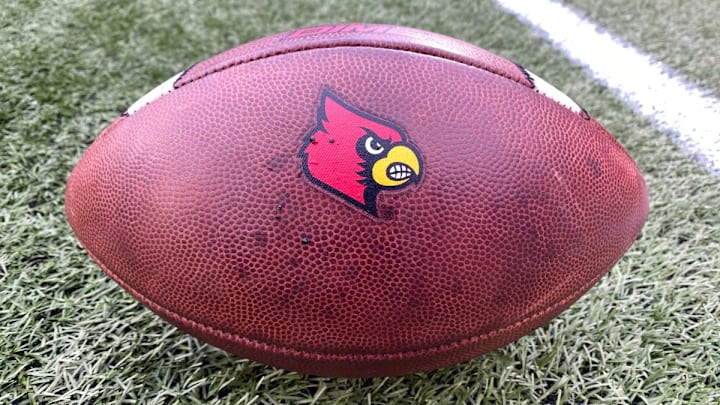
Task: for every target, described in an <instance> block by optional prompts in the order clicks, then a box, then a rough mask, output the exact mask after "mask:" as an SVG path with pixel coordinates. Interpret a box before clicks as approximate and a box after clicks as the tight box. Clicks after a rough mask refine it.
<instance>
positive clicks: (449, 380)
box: [0, 0, 720, 404]
mask: <svg viewBox="0 0 720 405" xmlns="http://www.w3.org/2000/svg"><path fill="white" fill-rule="evenodd" d="M288 3H290V2H288ZM567 3H571V4H573V6H574V7H577V8H578V9H579V10H581V11H583V12H585V13H587V15H588V16H589V17H591V18H597V21H598V22H599V23H600V24H602V25H603V26H605V27H606V28H607V29H609V30H610V31H611V32H616V33H617V34H618V35H620V36H622V37H623V38H625V39H626V40H627V41H630V42H632V43H634V44H635V45H636V46H639V47H641V48H643V47H646V48H644V49H645V50H646V51H648V52H651V53H652V54H653V55H655V56H656V57H657V58H659V59H660V60H662V61H664V62H665V63H667V64H668V65H670V66H672V67H673V68H674V69H677V70H678V71H679V72H681V73H683V74H686V75H688V76H689V77H690V79H691V80H693V81H694V82H696V83H699V84H700V85H703V86H705V87H706V88H708V90H710V91H711V92H714V93H715V94H718V89H720V77H718V69H717V68H716V65H717V63H716V62H717V55H718V52H713V53H708V52H706V51H705V49H706V48H705V44H706V43H707V42H708V41H707V38H717V37H718V36H720V26H718V25H717V24H713V23H708V24H706V23H703V24H699V25H698V26H699V27H701V28H698V26H696V25H694V22H695V21H706V19H707V18H710V17H708V14H709V13H715V17H717V15H716V14H717V11H714V8H713V7H712V5H711V2H710V1H709V0H704V1H703V0H694V1H693V2H692V3H693V4H695V5H696V6H697V7H695V8H690V7H685V8H683V9H682V10H683V12H682V13H678V14H679V15H680V17H679V18H678V19H677V20H676V21H671V23H668V28H663V26H661V25H660V24H657V23H655V22H656V21H657V19H658V18H659V17H658V16H668V15H670V16H672V15H674V14H673V13H670V12H669V11H668V10H667V7H671V6H674V5H675V6H677V4H678V3H679V2H677V1H675V2H673V1H663V2H657V3H653V2H648V1H641V0H629V1H624V2H619V1H613V2H612V4H613V6H614V7H615V9H614V10H615V11H613V12H606V9H603V8H602V7H599V6H597V4H600V2H599V1H595V2H593V1H590V0H586V1H568V2H567ZM604 3H607V2H604ZM593 4H595V5H593ZM683 4H685V3H683ZM703 5H704V6H703ZM624 6H625V7H627V12H624V11H623V8H622V7H624ZM604 10H605V11H604ZM623 15H624V16H627V15H633V16H635V17H633V18H632V19H631V21H630V22H631V23H632V27H629V25H628V20H627V19H622V18H620V17H618V16H623ZM613 16H615V17H613ZM341 21H368V22H385V23H392V24H400V25H410V26H414V27H418V28H423V29H428V30H431V31H436V32H440V33H443V34H446V35H451V36H455V37H458V38H461V39H464V40H467V41H469V42H471V43H475V44H477V45H480V46H482V47H484V48H486V49H489V50H491V51H494V52H496V53H499V54H501V55H504V56H506V57H508V58H509V59H512V60H514V61H517V62H518V63H521V64H522V65H524V66H526V67H528V68H529V69H531V70H533V71H534V72H535V73H537V74H539V75H540V76H543V77H544V78H545V79H547V80H548V81H549V82H551V83H553V84H555V85H556V86H557V87H558V88H560V89H562V90H564V91H565V92H566V93H568V94H569V95H570V96H571V97H573V98H574V99H576V100H578V101H580V102H581V104H582V105H583V106H584V107H586V108H587V109H588V110H589V111H590V112H591V114H593V115H594V116H595V117H596V118H597V119H598V120H599V121H600V122H601V123H603V124H604V125H605V126H606V127H607V128H608V129H609V130H610V131H611V132H612V133H613V134H614V135H615V136H616V137H617V138H618V139H619V140H620V142H621V143H623V145H625V147H626V148H627V149H628V151H629V152H630V153H631V154H632V155H633V156H634V157H635V159H636V160H637V162H638V164H639V165H640V167H641V169H642V170H643V172H644V174H645V178H646V181H647V184H648V187H649V192H650V197H651V213H650V217H649V219H648V222H647V224H646V226H645V228H644V231H643V233H642V235H641V237H640V238H639V240H638V241H637V242H636V243H635V244H634V245H633V247H632V248H631V250H630V251H629V252H628V253H627V255H626V256H625V257H624V258H623V259H622V260H621V261H620V262H619V263H618V264H617V266H616V267H615V268H613V270H612V271H611V272H610V273H609V275H607V276H606V277H604V278H603V279H602V280H601V281H600V282H599V283H598V285H596V286H595V287H594V288H592V289H591V290H590V291H589V292H588V294H586V295H585V296H584V297H583V298H581V299H580V300H579V301H578V302H577V303H576V304H574V305H573V306H572V307H571V308H570V309H569V310H568V311H566V312H565V313H563V314H562V315H561V316H560V317H559V318H557V319H555V320H553V321H552V322H551V323H550V324H549V325H548V326H546V327H544V328H541V329H539V330H537V331H536V332H534V333H532V334H530V335H529V336H526V337H523V338H521V339H520V340H518V341H516V342H515V343H513V344H510V345H509V346H506V347H505V348H502V349H500V350H497V351H495V352H493V353H490V354H487V355H485V356H482V357H480V358H478V359H475V360H473V361H469V362H466V363H463V364H460V365H457V366H454V367H449V368H446V369H442V370H437V371H434V372H430V373H424V374H418V375H412V376H406V377H401V378H386V379H369V380H352V379H331V378H318V377H308V376H304V375H300V374H297V373H291V372H286V371H283V370H278V369H273V368H269V367H266V366H263V365H261V364H258V363H254V362H251V361H249V360H245V359H241V358H237V357H233V356H230V355H228V354H226V353H224V352H222V351H220V350H218V349H215V348H213V347H211V346H208V345H206V344H203V343H201V342H199V341H198V340H196V339H194V338H191V337H189V336H187V335H185V334H183V333H181V332H179V331H177V330H176V329H175V328H174V327H172V326H170V325H168V324H167V323H165V322H163V321H162V320H160V319H159V318H158V317H157V316H156V315H154V314H153V313H152V312H150V311H149V310H148V309H146V308H144V307H143V306H142V305H140V304H138V303H137V302H136V301H135V300H134V299H133V298H131V297H130V295H129V294H127V293H126V292H125V291H124V290H122V288H120V287H119V286H118V285H116V284H115V283H114V282H112V281H111V280H110V279H109V278H108V277H106V276H105V275H104V274H103V273H102V271H101V270H100V269H99V268H98V267H97V266H96V265H95V264H94V263H93V262H92V261H91V259H90V258H89V257H88V255H87V254H86V253H85V252H84V251H83V250H82V249H81V248H80V246H79V245H78V243H77V241H76V239H75V237H74V235H73V234H72V231H71V229H70V228H69V226H68V225H67V223H66V221H65V216H64V212H63V203H64V202H63V193H64V185H65V181H66V179H67V176H68V174H69V172H70V170H71V169H72V167H73V165H74V164H75V163H76V162H77V160H78V159H79V157H80V155H81V154H82V152H83V150H84V149H85V148H86V147H87V146H88V145H89V144H90V143H91V142H92V140H93V139H94V137H95V136H96V135H97V134H98V133H99V132H100V131H101V130H102V128H103V127H104V126H105V125H107V124H108V123H109V122H110V121H111V120H112V119H113V118H114V117H116V116H117V115H118V114H120V113H121V112H122V111H123V110H124V109H125V108H127V106H128V105H130V104H131V103H132V102H134V101H135V100H136V99H137V98H138V97H140V96H142V95H143V94H144V93H145V92H146V91H148V90H149V89H151V88H153V87H154V86H155V85H156V84H158V83H160V82H162V81H163V80H165V79H166V78H168V77H170V76H171V75H173V74H174V73H176V72H178V71H180V70H182V69H183V68H185V67H187V66H188V65H190V64H191V63H193V62H196V61H198V60H202V59H205V58H207V57H209V56H211V55H214V54H216V53H218V52H220V51H222V50H224V49H227V48H230V47H232V46H235V45H237V44H240V43H243V42H246V41H248V40H251V39H253V38H257V37H261V36H264V35H267V34H271V33H274V32H279V31H283V30H287V29H291V28H293V27H299V26H305V25H315V24H320V23H327V22H341ZM712 21H717V18H714V19H713V20H712ZM673 27H674V28H673ZM677 27H680V28H677ZM676 28H677V29H676ZM698 30H700V31H698ZM683 32H685V33H686V34H683ZM693 35H695V37H693ZM661 36H662V41H654V40H653V39H657V38H658V37H661ZM688 38H699V40H689V39H688ZM660 42H662V46H660V45H661V44H660ZM709 42H710V44H709V46H710V47H711V49H714V50H717V49H718V43H717V40H714V41H709ZM688 55H694V56H697V57H688ZM718 136H720V131H719V135H718ZM719 201H720V181H719V179H718V177H717V176H713V175H711V174H709V173H708V171H707V170H706V169H704V168H703V167H702V166H700V165H699V164H698V163H696V162H695V161H694V160H693V159H692V157H691V156H689V155H688V154H686V153H685V152H683V151H682V150H681V149H680V148H679V147H678V146H676V145H674V144H673V142H672V140H671V138H670V137H668V136H667V134H663V133H661V132H659V131H657V130H656V129H654V128H653V126H652V125H651V124H650V122H649V121H648V120H647V119H644V118H641V117H639V116H637V115H636V114H635V113H633V111H632V110H631V109H630V108H629V107H627V106H626V105H625V104H624V103H623V102H622V101H621V100H619V99H617V98H616V97H615V96H614V95H613V94H612V92H611V91H609V90H608V89H606V88H604V87H603V86H602V85H600V84H599V83H597V82H594V81H592V80H591V79H590V78H589V77H588V76H587V75H586V74H585V72H584V71H583V70H582V69H581V68H580V67H578V66H575V65H573V64H572V63H571V62H570V61H569V60H567V59H566V58H565V57H564V56H562V54H560V53H559V52H558V51H557V50H555V49H553V48H552V47H551V46H550V45H549V44H547V43H545V42H544V41H543V40H541V39H540V38H538V37H536V36H535V35H534V34H533V33H532V31H530V30H529V29H528V28H527V27H525V26H524V25H522V24H521V23H520V22H518V21H517V20H516V19H514V18H513V17H512V16H510V15H507V14H505V13H503V12H502V11H501V10H500V9H499V8H497V7H496V6H495V5H494V4H493V3H491V2H489V1H471V0H468V1H462V2H461V1H457V2H450V1H438V2H431V1H415V2H411V3H410V4H405V3H404V2H401V1H397V0H390V1H384V2H381V3H380V4H379V5H376V4H372V3H370V2H345V1H340V0H333V1H329V2H323V1H315V2H292V3H291V4H285V3H284V2H281V1H273V2H268V1H262V2H239V1H237V2H232V1H228V0H221V1H216V2H212V3H210V2H208V3H207V4H202V3H201V2H196V1H190V0H182V1H150V0H147V1H128V0H123V1H117V2H112V3H110V2H106V1H99V0H68V1H62V2H53V1H44V2H42V1H32V0H25V1H17V2H7V4H4V5H3V6H2V7H0V404H6V403H8V404H25V403H136V402H140V403H159V404H164V403H199V404H200V403H232V404H244V403H298V404H313V403H317V404H323V403H347V404H356V403H398V404H414V403H430V404H445V403H448V404H452V403H487V404H493V403H511V402H513V403H529V404H534V403H558V404H560V403H587V402H590V403H608V404H618V403H629V404H637V403H653V404H655V403H657V404H660V403H663V404H665V403H697V404H709V403H718V402H720V301H719V299H720V298H719V297H720V294H719V290H718V286H720V209H718V205H719V204H718V202H719Z"/></svg>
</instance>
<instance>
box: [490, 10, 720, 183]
mask: <svg viewBox="0 0 720 405" xmlns="http://www.w3.org/2000/svg"><path fill="white" fill-rule="evenodd" d="M495 2H496V3H497V4H498V5H499V6H500V7H501V8H503V9H504V10H506V11H507V12H509V13H510V14H513V15H515V16H516V17H517V18H518V19H519V20H520V21H522V22H523V23H524V24H526V25H529V26H531V27H533V28H534V29H535V30H536V31H537V32H539V33H540V34H541V35H542V36H543V37H545V38H546V39H547V40H549V41H550V42H551V43H552V44H553V45H554V46H555V47H557V48H559V49H560V50H561V51H562V52H563V53H564V54H565V55H566V56H567V57H568V58H570V59H572V60H573V61H575V62H576V63H578V64H580V65H581V66H583V67H585V68H586V70H587V71H589V73H590V74H591V76H592V77H593V78H594V79H596V80H598V81H599V82H601V83H603V84H604V85H606V86H607V87H609V88H610V89H612V90H614V91H615V92H616V93H617V94H618V95H619V96H620V97H621V98H622V99H623V100H624V101H625V102H626V103H627V104H628V105H630V107H632V108H633V109H634V110H635V111H636V112H637V113H639V114H640V115H643V116H645V117H648V118H649V119H650V120H651V121H652V122H653V123H654V124H655V125H656V126H657V127H658V128H659V129H661V130H663V131H666V132H670V133H671V134H672V135H673V136H674V138H675V139H676V140H677V141H678V142H679V143H680V145H681V146H682V147H683V148H684V149H685V150H687V151H689V152H690V153H692V154H694V155H695V156H696V157H697V158H698V159H699V160H700V162H701V163H702V164H704V165H705V166H707V167H708V168H709V170H710V171H711V172H714V173H715V174H720V100H718V99H717V98H715V97H713V96H711V95H710V94H709V92H707V91H705V90H702V89H700V88H698V87H697V86H694V85H692V84H690V83H689V81H688V80H687V79H685V78H683V77H681V76H680V75H679V74H677V73H675V72H673V71H672V70H671V69H670V68H668V67H666V66H665V65H663V64H662V63H660V62H658V61H656V60H654V59H653V58H652V57H651V56H649V55H646V54H644V53H643V52H641V51H640V50H638V49H636V48H635V47H633V46H632V45H630V44H628V43H626V42H624V41H622V40H620V39H618V38H616V37H614V36H613V35H611V34H610V33H609V32H608V31H607V30H604V29H602V28H601V27H599V26H597V25H595V24H594V23H592V22H591V21H589V20H587V19H585V18H583V17H582V16H580V15H578V14H576V13H575V12H574V11H573V10H571V9H569V8H567V7H565V6H563V5H562V4H559V3H557V2H555V1H550V0H532V1H527V0H495Z"/></svg>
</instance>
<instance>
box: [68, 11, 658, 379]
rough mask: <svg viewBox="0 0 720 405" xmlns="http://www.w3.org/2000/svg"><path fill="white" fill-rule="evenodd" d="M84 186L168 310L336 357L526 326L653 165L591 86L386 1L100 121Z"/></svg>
mask: <svg viewBox="0 0 720 405" xmlns="http://www.w3.org/2000/svg"><path fill="white" fill-rule="evenodd" d="M65 199H66V214H67V218H68V221H69V223H70V225H71V226H72V228H73V230H74V232H75V234H76V236H77V238H78V240H79V241H80V243H81V244H82V246H83V247H84V248H85V249H86V250H87V252H88V253H89V254H90V256H91V257H92V259H93V260H94V261H95V262H97V264H98V265H99V266H100V267H101V268H102V269H103V271H104V272H105V273H107V274H108V275H109V276H110V277H112V279H114V280H115V281H116V282H117V283H118V284H120V285H121V286H122V287H123V288H124V289H126V290H127V291H128V292H129V293H130V294H132V295H133V296H134V297H136V298H137V299H138V300H140V301H141V302H142V303H143V304H144V305H145V306H147V307H148V308H150V309H151V310H152V311H154V312H156V313H157V314H158V315H160V316H161V317H162V318H164V319H165V320H167V321H168V322H170V323H172V324H174V325H175V326H177V327H178V328H180V329H181V330H183V331H186V332H187V333H189V334H191V335H193V336H195V337H197V338H199V339H201V340H203V341H205V342H207V343H210V344H212V345H214V346H217V347H219V348H222V349H224V350H226V351H228V352H231V353H234V354H236V355H238V356H241V357H244V358H249V359H252V360H256V361H259V362H262V363H265V364H268V365H272V366H276V367H281V368H285V369H288V370H294V371H299V372H302V373H307V374H313V375H323V376H339V377H377V376H394V375H403V374H408V373H416V372H423V371H427V370H432V369H436V368H440V367H445V366H449V365H453V364H456V363H458V362H462V361H466V360H469V359H472V358H474V357H476V356H479V355H481V354H483V353H487V352H489V351H492V350H494V349H496V348H498V347H501V346H503V345H505V344H507V343H509V342H512V341H514V340H516V339H517V338H519V337H521V336H523V335H525V334H527V333H529V332H530V331H532V330H534V329H536V328H538V327H540V326H542V325H544V324H546V323H547V322H549V321H550V320H551V319H552V318H554V317H555V316H557V315H558V314H559V313H560V312H562V311H563V310H564V309H566V308H567V307H568V306H570V305H571V304H572V303H573V302H574V301H576V300H577V299H578V298H579V297H580V296H581V295H582V294H583V293H585V292H586V291H587V290H588V289H589V288H590V287H591V286H593V285H594V284H595V283H596V282H597V281H598V280H599V279H600V278H601V277H602V276H603V275H604V274H605V273H607V272H608V271H609V270H610V268H612V267H613V265H614V264H615V263H616V262H617V261H618V260H619V259H620V258H621V257H622V255H623V254H624V253H625V251H626V250H627V249H628V248H629V247H630V245H631V244H632V243H633V241H634V240H635V238H636V237H638V235H639V233H640V231H641V228H642V226H643V223H644V222H645V219H646V217H647V214H648V195H647V190H646V186H645V183H644V181H643V177H642V174H641V173H640V171H639V169H638V167H637V165H636V164H635V162H634V161H633V159H632V158H631V157H630V156H629V155H628V153H627V152H626V151H625V150H624V149H623V147H622V146H621V145H620V144H619V143H618V142H617V141H616V140H615V139H614V138H613V137H612V135H610V134H609V133H608V131H606V130H605V129H604V128H603V127H602V126H601V125H600V124H599V123H598V122H597V121H596V120H595V119H593V118H592V117H591V116H590V115H589V114H588V113H587V112H586V111H585V110H584V109H583V108H582V107H581V106H580V105H578V104H577V103H576V102H575V101H573V100H572V99H571V98H569V97H568V96H566V95H564V94H563V93H561V92H560V91H559V90H557V89H555V88H554V87H552V86H551V85H550V84H548V83H547V82H545V81H543V80H542V79H540V78H539V77H538V76H536V75H534V74H533V73H531V72H530V71H528V70H527V69H525V68H523V67H521V66H520V65H517V64H515V63H512V62H510V61H508V60H506V59H503V58H502V57H499V56H497V55H494V54H492V53H490V52H488V51H485V50H483V49H481V48H478V47H476V46H474V45H471V44H468V43H465V42H463V41H460V40H457V39H453V38H449V37H446V36H442V35H439V34H434V33H430V32H426V31H421V30H417V29H411V28H406V27H399V26H392V25H373V24H339V25H327V26H320V27H310V28H302V29H298V30H295V31H292V32H286V33H282V34H277V35H273V36H270V37H266V38H263V39H259V40H256V41H253V42H250V43H247V44H245V45H242V46H239V47H237V48H234V49H231V50H229V51H226V52H224V53H221V54H219V55H217V56H214V57H211V58H210V59H207V60H205V61H202V62H199V63H196V64H194V65H193V66H192V67H190V68H189V69H187V70H185V71H184V72H181V73H180V74H178V75H176V76H173V77H172V78H171V79H169V80H168V81H166V82H165V83H163V84H161V85H160V86H158V87H157V88H155V89H154V90H152V91H151V92H149V93H148V94H147V95H145V96H144V97H142V98H140V99H139V100H138V101H137V102H136V103H134V104H132V105H131V106H130V107H129V108H128V109H127V111H125V112H124V113H123V114H122V115H121V116H120V117H118V118H117V119H116V120H115V121H114V122H112V123H111V124H110V125H109V126H108V127H107V128H106V129H105V130H104V131H103V132H102V133H101V134H100V135H99V136H98V137H97V139H95V141H94V142H93V144H92V145H91V146H90V147H89V148H88V150H87V151H86V152H85V154H84V155H83V156H82V158H81V159H80V160H79V162H78V163H77V166H76V167H75V168H74V170H73V171H72V173H71V175H70V177H69V179H68V182H67V189H66V195H65Z"/></svg>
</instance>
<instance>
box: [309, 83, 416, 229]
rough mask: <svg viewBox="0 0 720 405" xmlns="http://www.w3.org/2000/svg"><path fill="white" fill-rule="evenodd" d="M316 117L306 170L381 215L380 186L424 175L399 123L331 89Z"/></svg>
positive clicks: (312, 177)
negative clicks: (345, 99) (359, 106)
mask: <svg viewBox="0 0 720 405" xmlns="http://www.w3.org/2000/svg"><path fill="white" fill-rule="evenodd" d="M317 116H318V123H317V126H316V127H315V128H313V129H312V130H311V131H310V132H309V133H308V134H307V136H306V138H305V142H304V144H303V148H302V149H301V151H300V157H301V158H302V159H303V169H304V172H305V175H306V176H307V177H308V179H310V181H312V182H313V183H315V184H317V185H319V186H320V187H322V188H323V189H325V190H327V191H329V192H331V193H333V194H335V195H338V196H340V197H342V198H344V199H345V200H346V201H349V202H351V203H353V204H355V205H356V206H358V207H360V208H362V209H364V210H365V211H367V212H368V213H370V214H371V215H374V216H377V207H376V198H377V194H378V193H379V192H380V191H382V190H399V189H401V188H403V187H405V186H407V185H408V184H411V183H416V182H418V181H419V180H420V175H421V162H420V154H419V153H418V152H417V150H416V149H415V147H414V146H412V145H410V144H409V143H408V142H407V139H406V137H405V133H404V131H403V130H402V129H401V128H399V127H398V126H396V125H394V124H392V123H389V122H387V121H384V120H382V119H380V118H378V117H374V116H372V115H370V114H367V113H364V112H362V111H359V110H357V109H355V108H353V107H351V106H349V105H347V104H346V103H344V102H343V101H341V100H340V99H338V98H337V97H336V96H335V95H333V94H332V93H330V92H329V91H327V90H325V91H323V93H322V96H321V101H320V107H319V108H318V114H317Z"/></svg>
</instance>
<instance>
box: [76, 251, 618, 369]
mask: <svg viewBox="0 0 720 405" xmlns="http://www.w3.org/2000/svg"><path fill="white" fill-rule="evenodd" d="M85 250H87V252H88V253H89V254H90V256H91V257H92V259H93V260H95V262H96V263H97V264H98V265H99V266H100V267H101V268H102V269H103V271H105V273H107V274H108V275H109V276H110V277H111V278H112V279H113V280H115V281H116V282H117V283H118V284H120V286H121V287H123V288H124V289H125V290H127V291H128V292H130V294H131V295H133V296H135V297H137V298H138V299H139V300H140V301H141V302H142V303H143V304H144V305H146V306H148V307H150V309H152V310H154V311H155V312H160V313H161V314H163V315H165V316H168V317H169V318H173V319H175V320H176V321H180V322H182V323H183V324H185V325H187V326H191V327H196V328H199V329H202V330H203V331H204V332H205V333H208V334H211V335H213V336H216V337H218V338H226V339H230V340H232V341H233V342H236V343H239V344H242V345H244V346H245V347H248V348H253V349H264V350H270V351H273V352H275V353H280V352H282V353H288V354H291V355H296V356H298V357H302V358H308V359H322V360H334V361H342V360H394V359H403V358H412V357H416V356H422V355H424V354H433V353H437V352H442V351H446V350H452V349H454V348H458V347H465V346H468V345H471V344H474V343H477V342H479V341H482V340H487V339H490V338H492V337H493V336H495V335H498V334H500V333H503V332H507V331H510V330H513V329H517V328H520V327H522V326H524V325H525V324H527V323H528V322H530V321H533V320H535V319H539V318H542V317H543V316H545V315H546V314H548V313H551V312H553V311H554V310H556V309H557V308H560V307H563V306H565V305H566V304H568V303H569V302H572V301H574V300H576V299H577V298H579V297H578V293H582V292H583V291H586V290H587V289H589V288H590V287H592V286H593V285H594V284H595V283H597V281H598V280H599V279H600V278H602V277H603V276H604V275H605V273H602V274H599V275H598V276H596V277H593V278H592V279H591V280H590V281H589V282H587V283H585V284H583V285H582V287H580V288H579V289H577V290H575V291H573V292H572V293H571V294H569V295H568V296H566V297H565V298H563V299H562V300H560V301H557V302H556V303H555V304H553V305H551V306H549V307H546V308H545V309H543V310H542V311H538V312H536V313H534V314H532V315H529V316H526V317H525V318H523V319H520V320H518V321H515V322H513V323H512V324H511V325H508V326H505V327H503V328H500V329H495V330H493V331H490V332H487V333H485V334H482V335H475V336H471V337H467V338H463V339H459V340H456V341H453V342H450V343H444V344H440V345H437V346H431V347H426V348H422V349H416V350H409V351H405V352H394V353H364V354H351V353H323V352H312V351H307V350H299V349H295V348H292V347H290V346H281V345H277V344H271V343H265V342H262V341H259V340H253V339H250V338H247V337H245V336H241V335H237V334H233V333H230V332H225V331H223V330H220V329H218V328H215V327H213V326H209V325H206V324H203V323H200V322H198V321H194V320H192V319H190V318H187V317H186V316H184V315H181V314H179V313H177V312H174V311H172V310H170V309H168V308H165V307H164V306H162V305H160V304H158V303H156V302H155V301H153V300H151V299H149V298H148V297H146V296H145V295H144V294H142V293H140V292H139V291H137V290H136V289H135V288H133V287H131V286H130V285H128V284H127V283H126V282H125V281H123V280H122V279H121V278H120V277H118V276H117V275H116V274H115V273H113V272H112V271H110V270H109V269H108V268H107V266H105V265H104V264H103V263H102V262H101V261H100V260H98V258H97V257H96V256H95V255H94V254H93V253H92V252H91V251H90V250H89V249H87V248H85Z"/></svg>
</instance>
